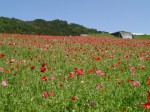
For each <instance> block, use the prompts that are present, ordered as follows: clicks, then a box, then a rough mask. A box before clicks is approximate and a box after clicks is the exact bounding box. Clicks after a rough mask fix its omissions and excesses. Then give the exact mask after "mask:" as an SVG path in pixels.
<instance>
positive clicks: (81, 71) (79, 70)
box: [75, 68, 83, 75]
mask: <svg viewBox="0 0 150 112" xmlns="http://www.w3.org/2000/svg"><path fill="white" fill-rule="evenodd" d="M75 72H76V73H77V75H82V74H83V68H80V69H75Z"/></svg>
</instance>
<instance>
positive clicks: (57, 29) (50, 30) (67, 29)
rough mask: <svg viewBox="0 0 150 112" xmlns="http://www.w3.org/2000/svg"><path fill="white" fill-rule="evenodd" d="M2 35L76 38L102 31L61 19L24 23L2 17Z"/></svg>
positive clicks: (0, 31) (0, 27)
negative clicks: (70, 36) (75, 36)
mask: <svg viewBox="0 0 150 112" xmlns="http://www.w3.org/2000/svg"><path fill="white" fill-rule="evenodd" d="M0 33H16V34H39V35H64V36H69V35H73V36H74V35H80V34H99V33H100V31H97V30H96V29H90V28H86V27H84V26H82V25H79V24H75V23H68V22H67V21H63V20H59V19H56V20H52V21H45V20H43V19H36V20H33V21H22V20H19V19H16V18H7V17H0Z"/></svg>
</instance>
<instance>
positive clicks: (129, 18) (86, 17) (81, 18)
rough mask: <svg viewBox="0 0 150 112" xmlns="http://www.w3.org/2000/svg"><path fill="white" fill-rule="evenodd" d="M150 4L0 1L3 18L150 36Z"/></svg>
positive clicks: (138, 0) (135, 0)
mask: <svg viewBox="0 0 150 112" xmlns="http://www.w3.org/2000/svg"><path fill="white" fill-rule="evenodd" d="M149 11H150V0H0V16H4V17H9V18H12V17H14V18H17V19H21V20H25V21H26V20H34V19H45V20H47V21H51V20H54V19H61V20H66V21H68V23H77V24H80V25H83V26H86V27H88V28H95V29H97V30H99V31H109V32H115V31H120V30H124V31H130V32H132V33H147V34H150V14H149Z"/></svg>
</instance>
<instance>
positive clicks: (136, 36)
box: [134, 35, 150, 39]
mask: <svg viewBox="0 0 150 112" xmlns="http://www.w3.org/2000/svg"><path fill="white" fill-rule="evenodd" d="M134 38H135V39H150V35H134Z"/></svg>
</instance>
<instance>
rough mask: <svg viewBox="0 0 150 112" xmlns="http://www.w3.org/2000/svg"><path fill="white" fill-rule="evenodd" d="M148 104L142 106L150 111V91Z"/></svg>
mask: <svg viewBox="0 0 150 112" xmlns="http://www.w3.org/2000/svg"><path fill="white" fill-rule="evenodd" d="M147 100H148V101H147V103H145V104H143V103H142V104H141V105H143V106H144V108H145V109H150V92H149V91H148V95H147Z"/></svg>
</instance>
